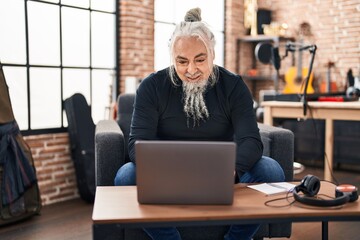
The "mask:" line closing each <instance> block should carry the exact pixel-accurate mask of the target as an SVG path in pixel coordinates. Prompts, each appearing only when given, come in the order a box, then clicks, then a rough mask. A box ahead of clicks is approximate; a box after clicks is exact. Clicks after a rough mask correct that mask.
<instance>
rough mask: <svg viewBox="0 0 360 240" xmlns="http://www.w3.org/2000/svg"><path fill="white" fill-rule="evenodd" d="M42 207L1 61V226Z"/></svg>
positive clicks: (35, 212) (33, 170)
mask: <svg viewBox="0 0 360 240" xmlns="http://www.w3.org/2000/svg"><path fill="white" fill-rule="evenodd" d="M40 210H41V198H40V191H39V186H38V183H37V177H36V171H35V167H34V160H33V158H32V155H31V151H30V148H29V146H28V145H27V144H26V142H25V141H24V139H23V137H22V135H21V133H20V130H19V127H18V125H17V123H16V121H15V118H14V114H13V111H12V107H11V101H10V96H9V91H8V86H7V84H6V81H5V76H4V73H3V70H2V67H1V64H0V226H2V225H6V224H10V223H14V222H17V221H20V220H23V219H26V218H29V217H31V216H33V215H36V214H39V213H40Z"/></svg>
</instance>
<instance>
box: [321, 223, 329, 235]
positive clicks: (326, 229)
mask: <svg viewBox="0 0 360 240" xmlns="http://www.w3.org/2000/svg"><path fill="white" fill-rule="evenodd" d="M321 233H322V240H328V238H329V222H327V221H323V222H322V225H321Z"/></svg>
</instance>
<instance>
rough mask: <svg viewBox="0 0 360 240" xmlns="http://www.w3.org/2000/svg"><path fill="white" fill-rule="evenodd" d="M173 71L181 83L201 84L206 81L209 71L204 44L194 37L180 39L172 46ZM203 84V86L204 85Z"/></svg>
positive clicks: (208, 58) (209, 58)
mask: <svg viewBox="0 0 360 240" xmlns="http://www.w3.org/2000/svg"><path fill="white" fill-rule="evenodd" d="M174 56H175V70H176V73H177V74H178V76H179V77H180V79H181V80H182V81H185V82H188V83H190V84H191V83H197V84H199V83H201V82H202V81H205V82H206V81H207V80H208V78H209V76H210V73H211V69H210V67H209V60H210V61H212V60H213V57H211V56H208V54H207V51H206V47H205V45H204V43H203V42H202V41H200V40H198V39H197V38H196V37H182V38H180V39H179V40H177V41H176V43H175V46H174ZM205 82H204V84H205Z"/></svg>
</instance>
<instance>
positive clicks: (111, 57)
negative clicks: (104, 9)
mask: <svg viewBox="0 0 360 240" xmlns="http://www.w3.org/2000/svg"><path fill="white" fill-rule="evenodd" d="M91 18H92V19H91V24H92V30H91V38H92V39H91V43H92V45H91V50H92V58H91V60H92V65H93V67H108V68H113V67H114V66H115V16H114V15H113V14H106V13H99V12H92V14H91Z"/></svg>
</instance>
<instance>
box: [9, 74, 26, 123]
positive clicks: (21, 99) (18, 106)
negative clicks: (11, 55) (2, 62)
mask: <svg viewBox="0 0 360 240" xmlns="http://www.w3.org/2000/svg"><path fill="white" fill-rule="evenodd" d="M3 70H4V75H5V79H6V83H7V85H8V87H9V93H10V100H11V106H12V109H13V112H14V116H15V119H16V121H17V123H18V125H19V127H20V130H24V129H28V127H29V126H28V119H27V118H28V106H27V103H28V102H27V83H26V68H25V67H3Z"/></svg>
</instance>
